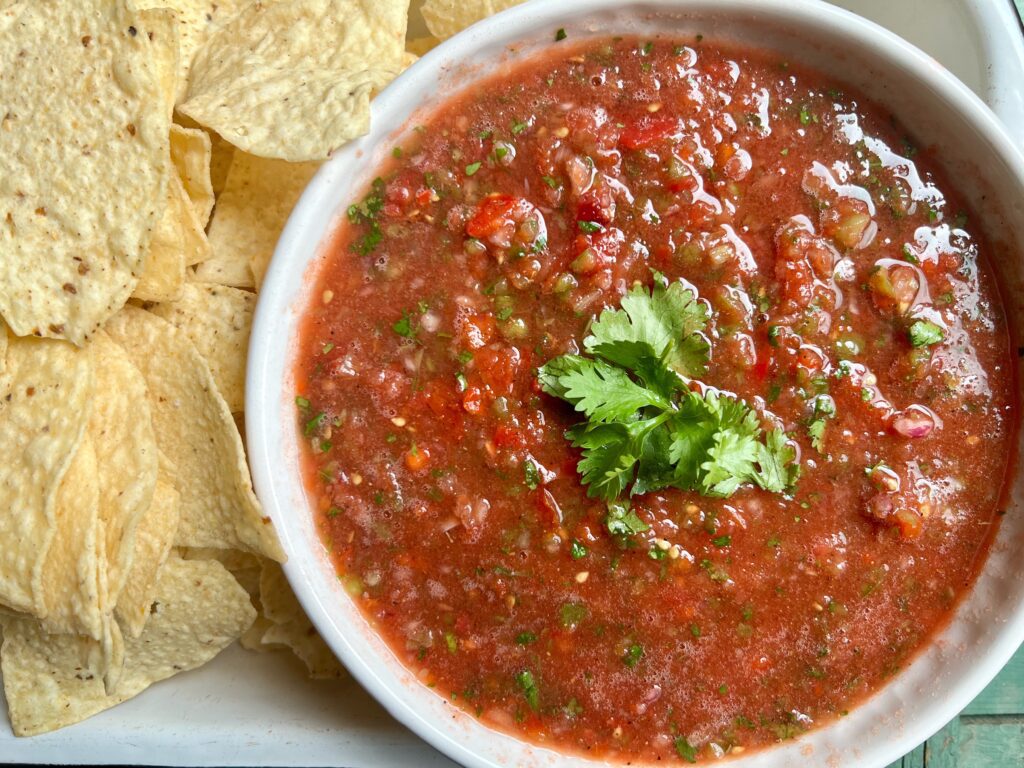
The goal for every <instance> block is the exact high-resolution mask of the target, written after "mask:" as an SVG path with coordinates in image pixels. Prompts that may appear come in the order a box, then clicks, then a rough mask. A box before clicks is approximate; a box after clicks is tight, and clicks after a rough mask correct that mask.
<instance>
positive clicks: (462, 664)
mask: <svg viewBox="0 0 1024 768" xmlns="http://www.w3.org/2000/svg"><path fill="white" fill-rule="evenodd" d="M928 155H929V153H928V152H927V151H925V149H924V148H921V147H918V146H916V145H915V143H914V142H913V140H912V139H911V138H909V136H908V135H907V134H905V133H904V132H903V129H902V128H900V127H899V126H897V125H896V124H895V123H894V122H893V121H892V120H891V118H890V116H889V114H887V113H886V112H885V111H884V110H882V109H880V108H879V107H878V106H876V105H872V104H870V103H866V102H865V101H863V100H862V99H861V98H860V97H859V96H858V95H857V94H855V93H850V92H847V91H846V90H844V89H843V87H842V86H841V85H839V84H836V83H832V82H829V81H826V80H824V79H823V78H822V77H821V76H819V75H817V74H815V73H814V72H808V71H804V70H800V69H796V68H793V67H790V66H788V65H787V64H786V62H784V61H781V60H779V59H778V58H775V57H773V56H772V55H769V54H765V53H761V52H758V51H756V50H748V49H740V48H734V47H729V46H728V45H723V44H718V43H715V42H713V41H710V40H701V39H700V38H696V39H692V38H691V39H668V38H656V39H652V40H644V39H632V38H615V39H590V40H586V41H584V42H579V43H574V42H573V41H572V40H565V41H562V42H559V43H557V44H555V45H553V46H552V48H551V50H550V51H549V52H546V53H544V54H543V55H539V56H537V57H535V58H532V59H530V60H528V61H526V62H525V63H521V64H519V65H517V66H515V67H512V68H509V69H506V70H505V71H504V72H503V73H502V74H501V75H498V76H495V77H493V78H491V79H489V80H485V81H481V82H478V83H476V84H475V85H473V86H471V87H469V88H468V89H467V90H466V91H465V92H463V93H461V94H459V95H458V96H457V97H455V98H453V99H452V100H450V101H448V102H447V103H445V104H444V105H443V106H442V107H440V108H439V109H437V110H436V111H435V112H434V113H433V114H432V115H431V116H430V117H429V119H428V120H427V121H425V122H424V123H423V124H422V125H419V126H416V127H415V129H414V130H411V131H409V132H408V134H407V135H406V136H405V137H404V138H403V139H402V140H401V142H400V143H399V144H397V145H396V146H395V147H394V152H393V156H394V157H393V159H392V160H390V161H389V163H388V164H387V165H386V166H382V167H381V168H380V169H379V178H378V179H377V180H376V181H374V182H373V184H372V185H371V187H370V188H369V189H368V190H367V191H366V194H365V197H364V198H363V199H361V200H359V201H355V202H354V203H353V205H352V207H351V208H350V209H349V211H348V217H347V219H348V220H347V221H346V222H344V223H343V224H342V225H341V227H340V229H339V231H338V234H337V237H336V240H335V242H334V244H333V246H332V250H331V252H330V254H329V256H328V257H327V259H326V260H325V263H324V265H323V267H322V269H321V271H320V273H319V274H317V275H316V276H315V279H316V280H317V290H315V291H314V296H315V301H313V302H312V303H311V304H310V305H309V306H308V307H307V308H306V310H305V313H306V320H305V326H304V329H303V332H302V337H301V344H300V348H299V351H298V353H297V358H296V371H297V381H298V383H299V391H298V392H297V393H296V395H297V398H296V402H297V408H298V425H299V429H300V430H302V432H303V433H304V437H305V440H306V442H307V443H308V451H307V452H306V456H305V465H306V468H307V470H308V487H309V489H310V495H311V497H312V498H314V499H316V500H317V506H316V509H315V510H314V514H316V516H317V519H318V521H319V524H320V528H321V530H322V534H323V537H324V539H325V541H326V542H327V543H328V545H329V546H330V548H331V550H332V552H333V556H334V558H335V562H336V564H337V568H338V571H339V575H340V576H341V578H342V579H343V580H344V582H345V584H346V585H347V586H348V587H349V589H350V591H351V593H352V594H353V595H354V597H355V599H356V601H357V602H358V604H359V605H360V606H361V608H362V610H363V611H364V612H365V615H366V616H367V617H368V618H369V619H370V620H371V621H372V622H373V623H374V625H375V626H376V628H377V629H378V631H379V632H380V633H381V635H382V636H383V637H384V638H386V639H387V640H388V641H389V643H390V645H391V648H392V649H393V651H394V653H395V654H396V655H397V656H398V657H399V658H400V659H401V660H402V661H403V662H404V663H405V664H406V665H407V666H408V667H409V668H410V669H412V670H413V671H414V672H415V673H416V674H417V676H418V677H419V678H420V679H421V680H423V681H424V682H425V683H427V684H429V685H431V686H432V687H433V688H434V689H435V690H436V691H437V692H438V693H439V694H440V695H443V696H444V697H446V698H447V699H449V700H450V701H451V702H452V703H453V704H454V705H456V706H458V707H461V708H463V709H465V710H467V711H468V712H470V713H473V714H475V715H476V716H477V717H479V718H480V720H481V721H482V722H484V723H485V724H487V725H489V726H492V727H496V728H499V729H502V730H505V731H508V732H511V733H514V734H516V735H518V736H521V737H524V738H527V739H529V740H531V741H534V742H536V743H539V744H544V745H547V746H551V747H554V748H557V749H561V750H564V751H568V752H580V753H584V752H585V753H586V754H588V755H592V756H602V757H606V758H611V759H620V760H633V759H644V760H656V759H661V760H668V761H670V762H671V761H690V762H692V761H694V760H699V759H706V758H711V757H714V756H720V755H723V754H726V753H730V752H733V753H735V752H739V751H741V750H743V749H751V748H756V747H760V746H763V745H767V744H770V743H772V742H776V741H778V740H782V739H788V738H792V737H794V736H797V735H798V734H800V733H802V732H804V731H806V730H807V729H810V728H813V727H815V726H817V725H820V724H822V723H825V722H828V721H830V720H832V719H833V718H835V717H836V716H838V715H840V714H842V713H844V712H846V711H847V710H848V709H849V708H850V707H852V706H855V705H856V704H857V703H858V701H860V700H862V699H863V698H864V697H865V696H866V695H868V694H870V693H871V692H873V691H875V690H877V689H878V688H879V687H880V686H881V685H883V684H884V683H885V681H886V680H887V679H889V678H890V677H891V676H893V675H894V674H896V673H898V672H899V670H900V669H901V668H902V667H903V666H904V665H906V664H907V663H908V661H909V660H911V658H912V657H913V655H914V653H915V652H916V651H918V650H920V649H921V648H922V646H923V645H925V644H926V643H927V642H928V640H929V638H930V637H931V636H932V635H933V634H934V633H935V632H936V631H937V630H938V629H939V628H940V627H941V626H942V624H943V622H945V621H946V620H947V619H948V617H949V616H950V613H951V611H952V609H953V607H954V605H955V604H956V602H957V600H958V598H959V597H960V596H962V595H963V594H964V592H965V590H967V589H968V588H969V586H970V584H971V582H972V580H973V578H974V576H975V574H976V572H977V569H978V568H979V567H980V564H981V563H982V562H983V560H984V555H985V552H986V547H987V543H988V542H989V540H990V537H991V535H992V533H993V531H994V528H995V526H996V521H997V514H996V513H997V508H998V504H999V501H1000V497H1001V492H1002V488H1003V478H1004V475H1005V473H1006V469H1007V461H1008V457H1009V456H1010V454H1011V453H1012V438H1013V434H1014V432H1015V429H1016V424H1017V412H1016V406H1015V403H1014V401H1013V398H1012V395H1011V385H1012V381H1011V377H1012V374H1011V366H1010V359H1009V348H1008V336H1007V331H1006V327H1005V322H1004V318H1003V313H1002V308H1001V305H1000V302H999V297H998V294H997V291H996V288H995V285H994V281H993V277H992V274H991V273H990V271H989V269H988V267H987V265H986V253H985V244H984V240H983V239H982V238H981V237H980V234H979V233H978V232H976V231H974V230H972V228H971V223H970V221H969V218H968V215H967V213H966V209H965V207H964V204H963V202H962V201H961V200H959V199H958V197H957V196H956V193H955V191H954V190H953V189H951V188H950V187H949V186H948V185H947V184H945V182H944V181H943V179H942V177H941V174H940V173H939V171H938V168H937V166H936V164H935V162H934V160H933V159H932V158H930V157H929V156H928Z"/></svg>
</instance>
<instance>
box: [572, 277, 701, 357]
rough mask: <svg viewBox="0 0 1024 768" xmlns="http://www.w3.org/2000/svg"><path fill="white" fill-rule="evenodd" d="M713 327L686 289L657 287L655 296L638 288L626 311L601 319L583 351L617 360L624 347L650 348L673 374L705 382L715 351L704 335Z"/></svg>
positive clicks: (611, 311) (613, 311) (627, 298)
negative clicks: (635, 344) (702, 378)
mask: <svg viewBox="0 0 1024 768" xmlns="http://www.w3.org/2000/svg"><path fill="white" fill-rule="evenodd" d="M707 322H708V314H707V307H706V306H705V305H704V304H702V303H700V302H698V301H697V296H696V294H695V293H694V292H693V291H692V290H690V289H689V288H685V287H683V284H682V283H679V282H674V283H670V284H669V285H668V286H667V287H666V286H664V285H661V284H656V285H655V286H654V288H653V289H652V290H651V291H650V292H648V291H647V289H646V288H644V287H643V286H636V287H634V288H633V290H631V291H630V292H629V293H628V294H626V296H625V297H623V299H622V309H609V310H605V311H604V312H602V313H601V316H600V317H599V318H598V319H597V322H595V323H594V324H593V326H591V329H590V334H591V335H590V336H588V337H587V338H585V339H584V340H583V345H584V347H585V348H586V349H587V351H589V352H591V353H592V354H599V355H600V356H601V357H604V358H605V359H606V360H613V356H614V355H616V354H617V353H616V349H617V347H618V344H619V343H620V342H640V343H644V344H647V345H649V347H650V350H651V352H653V356H654V357H655V358H658V359H659V360H662V361H663V362H664V363H665V364H666V365H667V366H668V367H669V368H672V369H675V370H676V371H678V372H679V373H681V374H683V375H686V376H699V375H701V374H702V373H704V369H705V366H706V364H707V359H708V352H709V349H710V347H709V345H708V342H707V339H705V338H704V336H703V334H702V331H703V330H704V328H705V326H707ZM598 348H600V350H598ZM613 361H614V360H613Z"/></svg>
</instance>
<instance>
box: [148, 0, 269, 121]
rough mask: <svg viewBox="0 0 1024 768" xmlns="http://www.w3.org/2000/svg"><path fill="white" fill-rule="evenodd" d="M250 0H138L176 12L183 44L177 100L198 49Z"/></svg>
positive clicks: (175, 98) (182, 92) (181, 47)
mask: <svg viewBox="0 0 1024 768" xmlns="http://www.w3.org/2000/svg"><path fill="white" fill-rule="evenodd" d="M249 2H251V0H134V5H135V7H136V8H139V9H144V8H145V9H149V8H166V9H169V10H171V11H173V12H174V15H175V18H176V20H177V24H178V40H179V47H180V56H179V61H178V67H177V71H176V75H177V78H176V80H177V88H176V89H175V91H174V94H173V96H174V101H177V100H178V99H179V98H181V97H182V96H184V95H185V88H186V85H187V83H188V74H189V68H190V67H191V65H192V58H193V57H194V56H195V52H196V49H197V48H199V46H201V45H202V44H203V42H204V41H205V40H206V38H207V36H209V35H210V33H211V32H212V31H213V30H215V29H216V28H217V26H218V25H220V24H223V23H224V22H225V21H226V20H228V19H230V18H231V17H232V16H233V15H234V14H235V13H237V12H238V10H239V9H240V8H242V7H243V6H245V5H247V4H248V3H249Z"/></svg>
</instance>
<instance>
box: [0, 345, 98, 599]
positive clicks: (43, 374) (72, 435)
mask: <svg viewBox="0 0 1024 768" xmlns="http://www.w3.org/2000/svg"><path fill="white" fill-rule="evenodd" d="M6 369H7V370H6V372H5V375H9V377H10V378H9V384H8V386H9V388H10V392H9V393H8V396H7V397H4V398H3V399H2V400H0V445H2V446H3V447H4V457H3V461H0V541H2V542H5V546H2V547H0V605H4V606H7V607H8V608H10V609H12V610H15V611H21V612H24V613H29V614H32V615H35V616H40V617H42V616H45V615H46V601H45V596H44V591H43V583H42V579H43V576H44V573H45V570H44V566H45V563H46V555H47V553H48V551H49V549H50V546H51V544H52V542H53V537H54V534H55V528H54V526H55V524H56V504H57V498H58V495H59V491H60V487H61V481H62V480H63V478H64V475H65V473H66V472H67V470H68V468H69V467H70V465H71V462H72V460H73V458H74V455H75V451H76V450H77V449H78V446H79V443H80V442H81V440H82V437H83V435H84V434H85V431H86V425H87V423H88V421H89V415H90V409H91V398H92V394H93V379H92V368H91V366H90V364H89V355H88V353H87V352H86V351H84V350H81V349H78V348H76V347H74V346H73V345H71V344H68V343H66V342H61V341H52V340H45V339H32V338H28V339H22V338H10V339H9V340H8V349H7V357H6ZM15 543H17V546H16V545H15Z"/></svg>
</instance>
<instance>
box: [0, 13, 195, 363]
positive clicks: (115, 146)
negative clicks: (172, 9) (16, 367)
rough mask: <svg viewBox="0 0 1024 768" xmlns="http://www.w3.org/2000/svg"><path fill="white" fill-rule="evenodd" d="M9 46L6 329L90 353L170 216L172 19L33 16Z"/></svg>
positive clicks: (1, 41)
mask: <svg viewBox="0 0 1024 768" xmlns="http://www.w3.org/2000/svg"><path fill="white" fill-rule="evenodd" d="M0 13H2V16H3V19H4V22H3V23H4V25H5V27H6V28H5V29H4V32H3V34H0V104H3V116H2V117H0V157H2V158H3V166H4V169H3V172H2V173H0V222H3V226H0V315H2V316H3V317H4V319H5V320H6V321H7V323H8V325H10V327H11V329H12V330H13V331H14V332H15V333H16V334H17V335H19V336H26V335H30V334H38V335H41V336H46V337H52V338H62V339H68V340H70V341H73V342H75V343H76V344H81V343H83V342H84V341H85V339H86V338H87V337H88V335H89V334H91V333H92V332H93V330H95V329H96V328H97V327H98V326H99V325H101V324H102V323H103V322H104V321H105V320H106V319H107V318H108V317H110V316H111V315H112V314H114V313H115V312H116V311H117V310H118V309H119V308H120V307H121V306H122V305H123V304H124V303H125V301H126V300H127V299H128V297H129V296H130V295H131V293H132V291H133V290H134V288H135V284H136V282H137V281H138V275H139V273H140V271H141V267H142V261H143V258H144V257H145V254H146V251H147V248H148V245H149V240H150V238H151V236H152V232H153V230H154V228H155V227H156V225H157V223H158V222H159V220H160V217H161V215H162V213H163V208H164V205H165V202H166V187H167V176H168V173H169V170H170V158H169V154H168V133H169V116H168V113H167V111H166V109H165V101H164V96H163V90H162V89H163V83H162V82H161V64H160V62H161V61H162V60H166V58H167V55H169V54H168V51H169V50H172V49H174V48H175V47H176V45H177V40H176V35H175V32H174V27H173V22H172V21H171V20H170V17H169V16H167V15H166V14H149V15H143V14H140V13H138V12H136V11H133V10H130V9H128V8H126V7H125V3H124V0H121V1H120V2H112V1H111V0H78V1H77V2H75V3H54V2H26V3H19V4H15V5H12V6H10V7H8V8H6V9H5V10H4V11H2V12H0Z"/></svg>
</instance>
